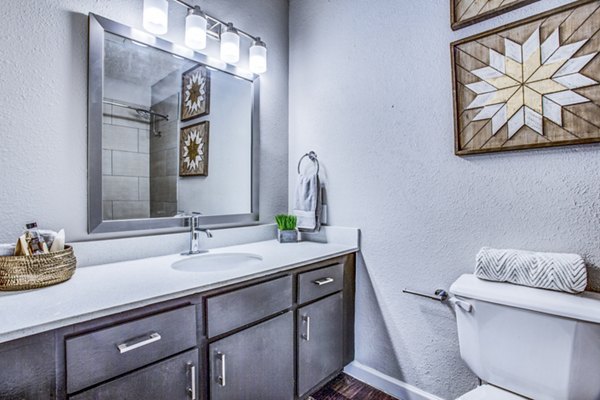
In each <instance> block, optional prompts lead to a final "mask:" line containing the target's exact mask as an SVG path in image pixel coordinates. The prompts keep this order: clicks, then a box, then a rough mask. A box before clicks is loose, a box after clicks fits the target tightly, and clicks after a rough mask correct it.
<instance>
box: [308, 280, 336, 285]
mask: <svg viewBox="0 0 600 400" xmlns="http://www.w3.org/2000/svg"><path fill="white" fill-rule="evenodd" d="M331 282H333V278H321V279H317V280H316V281H313V283H314V284H315V285H318V286H323V285H327V284H328V283H331Z"/></svg>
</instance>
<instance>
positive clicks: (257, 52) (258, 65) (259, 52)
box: [249, 38, 267, 74]
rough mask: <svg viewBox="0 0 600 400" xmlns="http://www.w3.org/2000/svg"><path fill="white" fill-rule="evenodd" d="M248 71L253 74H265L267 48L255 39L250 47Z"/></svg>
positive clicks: (258, 39)
mask: <svg viewBox="0 0 600 400" xmlns="http://www.w3.org/2000/svg"><path fill="white" fill-rule="evenodd" d="M249 63H250V71H251V72H254V73H255V74H264V73H265V72H267V46H266V45H265V44H264V43H263V42H262V41H261V40H260V38H257V40H256V41H255V42H254V43H253V44H252V46H250V57H249Z"/></svg>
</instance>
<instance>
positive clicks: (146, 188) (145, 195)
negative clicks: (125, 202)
mask: <svg viewBox="0 0 600 400" xmlns="http://www.w3.org/2000/svg"><path fill="white" fill-rule="evenodd" d="M138 187H139V196H140V197H139V198H140V200H145V201H148V200H150V178H139V186H138Z"/></svg>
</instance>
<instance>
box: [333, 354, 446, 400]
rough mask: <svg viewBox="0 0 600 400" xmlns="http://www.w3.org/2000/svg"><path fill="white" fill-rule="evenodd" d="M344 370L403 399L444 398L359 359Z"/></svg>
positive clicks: (440, 399)
mask: <svg viewBox="0 0 600 400" xmlns="http://www.w3.org/2000/svg"><path fill="white" fill-rule="evenodd" d="M344 372H345V373H346V374H348V375H350V376H352V377H354V378H356V379H358V380H359V381H362V382H364V383H366V384H368V385H370V386H373V387H374V388H376V389H378V390H381V391H382V392H384V393H387V394H389V395H390V396H393V397H396V398H398V399H401V400H443V399H442V398H441V397H438V396H434V395H432V394H431V393H427V392H425V391H424V390H421V389H419V388H418V387H415V386H412V385H409V384H408V383H405V382H402V381H401V380H398V379H395V378H392V377H391V376H387V375H385V374H383V373H381V372H379V371H377V370H376V369H373V368H371V367H367V366H366V365H363V364H361V363H359V362H358V361H352V362H351V363H350V364H348V365H347V366H346V368H344Z"/></svg>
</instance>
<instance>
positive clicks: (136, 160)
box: [112, 151, 150, 176]
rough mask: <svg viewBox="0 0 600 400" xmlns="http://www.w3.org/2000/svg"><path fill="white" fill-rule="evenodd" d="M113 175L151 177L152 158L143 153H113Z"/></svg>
mask: <svg viewBox="0 0 600 400" xmlns="http://www.w3.org/2000/svg"><path fill="white" fill-rule="evenodd" d="M112 162H113V164H112V167H113V175H119V176H150V165H149V164H150V156H149V155H148V154H142V153H130V152H126V151H113V157H112Z"/></svg>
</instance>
